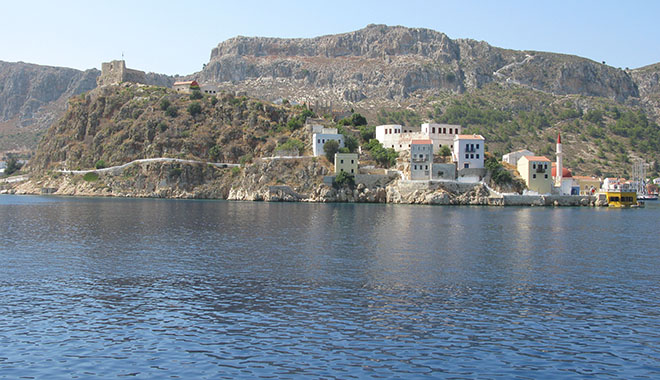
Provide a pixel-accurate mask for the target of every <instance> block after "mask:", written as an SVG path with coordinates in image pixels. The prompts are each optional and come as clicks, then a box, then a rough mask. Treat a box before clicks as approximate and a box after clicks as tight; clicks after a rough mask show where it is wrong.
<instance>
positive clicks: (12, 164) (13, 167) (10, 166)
mask: <svg viewBox="0 0 660 380" xmlns="http://www.w3.org/2000/svg"><path fill="white" fill-rule="evenodd" d="M21 167H23V164H21V163H20V162H18V160H17V159H15V158H13V157H12V158H10V159H9V160H7V167H6V168H5V175H12V174H14V173H16V172H17V171H19V170H21Z"/></svg>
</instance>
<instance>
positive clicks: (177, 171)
mask: <svg viewBox="0 0 660 380" xmlns="http://www.w3.org/2000/svg"><path fill="white" fill-rule="evenodd" d="M181 173H183V170H181V168H171V169H170V170H169V173H168V176H169V177H170V179H174V178H179V176H181Z"/></svg>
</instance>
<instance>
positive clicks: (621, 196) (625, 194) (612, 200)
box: [600, 178, 640, 208]
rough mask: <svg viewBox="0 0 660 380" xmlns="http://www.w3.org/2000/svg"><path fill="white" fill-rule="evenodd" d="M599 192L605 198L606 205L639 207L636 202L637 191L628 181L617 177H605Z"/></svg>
mask: <svg viewBox="0 0 660 380" xmlns="http://www.w3.org/2000/svg"><path fill="white" fill-rule="evenodd" d="M600 194H602V195H604V196H605V198H606V199H607V205H608V207H617V208H623V207H639V206H640V205H639V203H638V202H637V191H636V190H635V189H634V188H633V187H632V186H631V185H630V183H627V182H623V181H622V180H619V179H618V178H616V179H614V178H607V179H606V180H605V182H604V183H603V188H602V189H601V191H600Z"/></svg>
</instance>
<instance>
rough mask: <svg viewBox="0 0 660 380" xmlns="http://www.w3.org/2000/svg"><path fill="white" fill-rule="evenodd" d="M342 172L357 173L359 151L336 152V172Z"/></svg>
mask: <svg viewBox="0 0 660 380" xmlns="http://www.w3.org/2000/svg"><path fill="white" fill-rule="evenodd" d="M341 172H346V173H348V174H353V175H355V174H357V172H358V155H357V153H335V174H339V173H341Z"/></svg>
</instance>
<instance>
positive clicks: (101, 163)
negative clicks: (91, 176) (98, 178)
mask: <svg viewBox="0 0 660 380" xmlns="http://www.w3.org/2000/svg"><path fill="white" fill-rule="evenodd" d="M106 167H107V165H106V164H105V161H103V160H98V161H96V164H94V168H96V169H103V168H106Z"/></svg>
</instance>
